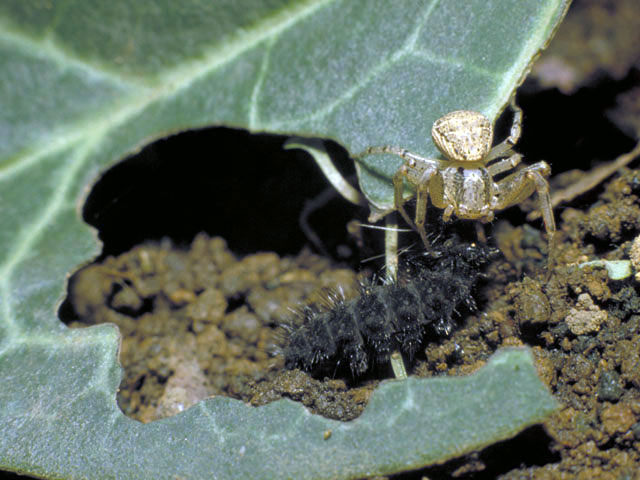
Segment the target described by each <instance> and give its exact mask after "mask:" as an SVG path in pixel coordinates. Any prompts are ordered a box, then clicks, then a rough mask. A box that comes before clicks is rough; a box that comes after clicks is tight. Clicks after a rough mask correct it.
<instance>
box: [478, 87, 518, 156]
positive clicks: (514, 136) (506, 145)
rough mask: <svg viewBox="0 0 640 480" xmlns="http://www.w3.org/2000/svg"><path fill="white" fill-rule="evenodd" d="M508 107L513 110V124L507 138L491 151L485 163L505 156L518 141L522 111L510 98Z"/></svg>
mask: <svg viewBox="0 0 640 480" xmlns="http://www.w3.org/2000/svg"><path fill="white" fill-rule="evenodd" d="M509 106H510V107H511V109H512V110H513V123H512V124H511V130H510V132H509V136H508V137H507V138H506V139H505V140H504V141H503V142H501V143H499V144H498V145H496V146H495V147H493V148H492V149H491V151H490V152H489V154H488V155H487V158H485V163H486V162H490V161H491V160H495V159H496V158H500V157H503V156H505V155H507V154H508V153H509V150H511V148H512V147H513V146H514V145H515V144H516V143H518V140H520V135H522V109H521V108H520V107H519V106H518V105H516V102H515V98H514V97H511V101H510V103H509Z"/></svg>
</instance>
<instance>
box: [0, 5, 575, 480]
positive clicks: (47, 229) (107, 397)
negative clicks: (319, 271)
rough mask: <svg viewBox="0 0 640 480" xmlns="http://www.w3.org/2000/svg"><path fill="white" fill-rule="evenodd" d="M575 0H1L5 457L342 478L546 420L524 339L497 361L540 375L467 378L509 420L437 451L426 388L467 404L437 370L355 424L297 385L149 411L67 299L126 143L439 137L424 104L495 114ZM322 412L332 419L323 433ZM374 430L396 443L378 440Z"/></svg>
mask: <svg viewBox="0 0 640 480" xmlns="http://www.w3.org/2000/svg"><path fill="white" fill-rule="evenodd" d="M566 7H567V2H566V1H563V0H539V1H538V0H536V1H534V0H525V1H521V0H483V1H481V0H469V1H466V2H452V1H444V0H441V1H436V0H425V1H418V0H407V1H403V2H401V3H398V2H388V1H386V0H367V1H366V2H365V1H364V0H361V1H353V0H342V1H337V0H306V1H302V0H241V1H238V0H218V1H216V2H200V1H196V0H188V1H182V2H174V1H171V0H155V1H151V0H140V1H138V0H136V1H133V0H129V1H125V0H122V1H119V2H99V1H86V0H67V1H55V0H52V1H49V2H35V1H33V2H24V1H22V0H3V1H2V2H0V70H1V71H2V72H3V75H2V78H1V79H0V379H1V380H2V383H3V386H2V388H1V389H0V431H2V432H3V435H1V436H0V466H1V467H3V468H7V469H10V470H16V471H21V472H25V473H30V474H33V475H39V476H50V477H54V478H58V477H65V478H78V477H87V478H99V477H100V476H101V474H99V473H98V472H109V473H105V474H103V475H102V476H109V477H117V476H118V475H120V476H122V477H126V478H142V477H145V478H149V477H154V476H157V477H158V478H161V477H166V476H171V475H174V474H175V475H183V476H185V477H187V478H210V477H211V476H214V475H215V476H218V477H219V478H226V477H228V476H232V477H234V478H237V477H238V476H240V475H241V474H245V475H246V476H248V477H250V478H274V476H279V477H282V476H289V477H296V478H311V477H313V478H329V477H332V476H341V477H344V478H348V477H349V476H363V475H369V474H374V473H384V472H392V471H398V470H400V469H403V468H414V467H417V466H420V465H425V464H427V463H429V462H433V461H442V460H443V459H446V458H450V457H451V456H452V455H457V454H460V453H462V451H468V450H469V449H472V448H478V447H479V446H481V445H485V444H487V443H490V442H493V441H495V440H496V439H497V438H505V437H506V436H509V435H512V434H514V433H515V432H516V431H518V430H520V429H521V428H523V427H524V426H526V425H529V424H531V423H532V422H535V421H539V420H540V419H541V418H542V417H543V416H544V414H545V413H546V412H548V411H549V409H550V408H551V407H550V405H551V404H552V401H551V399H550V398H549V397H548V395H547V394H546V392H543V391H542V390H537V392H538V393H537V394H536V395H538V396H536V395H533V397H532V398H538V399H539V400H540V409H538V410H536V409H535V408H533V407H534V405H531V404H523V403H522V402H524V400H523V399H522V398H521V393H522V391H525V390H526V388H531V389H534V390H535V389H536V388H538V389H540V385H539V382H538V381H537V379H535V378H533V377H532V376H531V375H529V374H530V373H532V370H531V368H530V359H529V357H528V355H526V354H524V353H521V352H520V353H517V354H516V353H514V352H511V353H509V354H508V355H510V357H509V358H510V359H512V360H509V362H506V363H505V362H503V363H500V365H503V366H504V365H511V366H513V365H516V364H517V365H520V363H518V362H524V364H522V365H523V366H522V368H520V370H519V372H520V373H521V374H522V373H523V372H524V373H526V374H527V375H528V377H527V378H528V380H526V381H525V380H524V379H522V380H521V381H522V382H523V384H524V385H523V387H522V389H521V390H517V389H512V390H513V392H512V395H513V396H514V399H511V398H510V396H509V394H508V392H509V391H511V389H507V391H505V390H500V387H499V386H498V385H493V384H492V383H487V385H493V386H492V387H491V388H496V389H497V390H496V391H498V392H501V394H500V395H501V396H499V397H496V398H494V397H492V395H494V394H495V392H493V391H489V390H488V387H483V386H482V385H480V384H474V386H473V387H471V386H467V387H466V388H469V389H471V390H468V391H467V392H475V393H474V394H473V395H471V394H470V393H469V395H467V394H466V393H461V394H460V395H461V397H466V396H470V397H473V398H476V395H477V396H478V397H477V398H482V399H481V400H478V401H479V402H487V403H483V404H482V406H483V408H485V409H486V410H487V411H499V412H500V416H503V415H505V410H508V408H507V407H506V406H505V405H509V404H511V405H512V406H513V408H514V412H515V413H514V415H515V416H514V417H510V418H511V420H510V421H511V423H510V424H508V425H507V424H504V425H503V424H502V423H500V421H499V420H497V418H498V415H497V414H495V413H494V414H493V417H492V418H491V422H488V424H487V425H486V426H485V427H484V428H485V430H486V432H487V433H486V434H485V433H483V432H484V430H478V431H475V430H468V431H467V434H466V435H465V436H464V438H465V440H464V441H462V440H461V438H458V440H456V441H458V443H457V444H455V445H457V447H456V448H453V449H452V447H451V445H449V447H438V448H441V449H440V450H438V451H439V452H441V453H437V452H436V451H435V450H433V449H430V447H429V445H438V442H439V439H440V437H439V436H438V435H429V432H442V431H444V430H442V429H443V428H445V427H443V426H434V425H435V424H434V423H430V422H432V421H435V420H434V419H433V418H432V414H431V409H432V408H434V406H433V405H432V404H430V403H428V402H431V401H435V400H428V399H429V398H431V395H435V396H434V397H433V398H436V399H437V402H436V403H441V404H443V405H444V406H447V407H448V406H450V405H454V404H453V403H452V402H451V400H450V399H446V400H443V398H444V397H441V396H440V397H439V396H438V395H440V394H437V395H436V394H432V393H429V392H432V390H434V391H435V390H437V389H438V388H440V387H436V386H435V385H440V384H441V383H439V382H443V380H438V381H437V382H436V383H434V384H429V383H425V384H424V385H423V384H422V383H421V382H419V381H415V380H410V381H408V382H407V383H406V384H404V385H403V384H400V383H389V384H387V385H386V386H385V387H383V388H382V389H381V392H380V393H378V394H376V396H375V397H374V401H373V402H372V403H373V404H372V405H371V406H370V407H369V408H368V409H367V411H366V412H365V414H364V415H363V417H362V418H361V419H358V420H357V421H355V422H352V423H350V424H344V425H342V424H338V423H335V422H331V421H329V420H324V419H321V418H318V417H315V416H312V415H309V414H308V413H307V412H306V411H305V410H304V409H302V407H300V406H298V405H295V404H292V403H291V402H287V401H282V402H277V403H274V404H272V405H269V406H266V407H262V408H257V409H252V408H249V407H247V406H244V405H242V404H241V403H239V402H236V401H233V400H228V399H218V398H217V399H214V400H209V401H206V402H203V403H201V404H199V405H198V406H196V407H194V408H192V409H190V410H188V411H187V412H185V413H184V414H182V415H178V416H176V417H173V418H170V419H166V420H162V421H159V422H154V423H152V424H149V425H141V424H138V423H136V422H134V421H133V420H130V419H128V418H126V417H125V416H124V415H123V414H122V413H121V412H120V411H119V410H118V408H117V405H116V401H115V394H116V390H117V388H118V384H119V381H120V378H121V368H120V366H119V364H118V361H117V348H118V343H119V338H118V334H117V331H116V330H115V328H114V327H113V326H108V325H102V326H98V327H93V328H87V329H80V330H70V329H68V328H67V327H65V326H64V325H63V324H62V323H61V322H60V321H59V320H58V318H57V316H56V313H55V312H56V309H57V306H58V305H59V302H60V301H61V298H62V295H63V293H64V284H65V280H66V278H67V276H68V274H69V272H71V271H73V270H74V269H76V268H77V267H78V266H79V265H81V264H84V263H86V262H88V261H90V260H91V258H92V257H94V256H95V255H96V254H97V253H98V250H99V244H98V242H97V240H96V238H95V233H94V232H92V231H91V230H90V229H89V228H88V226H87V225H85V224H84V223H83V222H82V220H81V218H80V215H79V210H80V207H81V206H82V204H83V202H84V199H85V198H86V195H87V192H88V191H89V189H90V187H91V185H92V184H93V183H94V182H95V181H96V179H97V178H98V176H99V174H100V172H102V171H104V170H105V169H106V168H108V167H109V166H111V165H112V164H113V163H114V162H116V161H117V160H119V159H121V158H124V157H125V156H127V155H129V154H131V153H133V152H135V151H137V150H138V149H140V148H141V147H142V146H143V145H145V144H147V143H148V142H150V141H152V140H154V139H157V138H161V137H163V136H166V135H167V134H169V133H175V132H178V131H182V130H185V129H193V128H198V127H203V126H210V125H228V126H237V127H242V128H247V129H250V130H252V131H256V132H257V131H268V132H274V133H291V134H296V135H299V136H313V137H326V138H332V139H335V140H336V141H338V142H340V143H341V144H342V145H344V146H345V147H346V148H347V149H348V150H349V151H351V152H357V151H360V150H361V149H363V148H364V147H366V146H369V145H383V144H393V145H399V146H403V147H406V148H409V149H412V150H415V151H416V152H418V153H421V154H423V155H432V154H433V153H435V152H434V149H433V146H432V145H431V141H430V138H429V129H430V125H431V123H432V122H433V120H434V119H435V118H437V117H438V116H440V115H441V114H442V113H445V112H447V111H450V110H454V109H459V108H466V109H473V110H479V111H482V112H484V113H485V114H487V115H488V116H489V117H490V118H495V116H496V115H497V114H498V113H499V112H500V111H501V109H502V107H503V105H504V104H505V102H506V101H507V99H508V97H509V96H510V94H511V92H512V91H513V89H514V88H515V86H516V85H517V84H518V83H519V82H520V81H521V80H522V78H523V76H524V74H525V72H526V70H527V69H528V66H529V64H530V61H531V57H532V56H533V55H534V54H535V53H536V52H537V51H538V49H539V48H541V47H542V46H543V45H544V43H545V42H546V40H547V38H548V37H549V36H550V34H551V32H552V31H553V30H554V29H555V27H556V25H557V24H558V23H559V21H560V19H561V18H562V15H563V14H564V11H565V9H566ZM212 156H213V159H214V161H224V160H226V159H222V158H220V159H216V158H215V152H212ZM384 159H386V160H384ZM375 162H377V163H374V160H372V161H371V162H369V161H368V160H367V163H366V164H361V165H359V170H360V180H361V186H362V188H363V190H364V193H365V194H366V195H367V196H368V198H369V199H370V200H371V201H372V202H374V204H376V205H378V206H380V207H385V206H388V205H389V204H390V199H391V191H390V190H391V188H390V184H389V181H388V178H389V177H390V175H392V174H393V172H394V171H395V169H397V168H398V166H399V163H400V160H399V159H396V158H389V157H382V158H377V159H375ZM501 358H502V357H501ZM523 358H525V359H526V360H522V359H523ZM513 359H515V360H513ZM518 359H520V360H518ZM513 362H515V363H513ZM494 363H495V362H494ZM509 368H511V367H509ZM487 371H489V370H487ZM527 372H528V373H527ZM482 375H488V374H482ZM482 375H481V374H479V375H478V377H474V378H482ZM452 381H453V382H457V383H456V384H457V385H467V384H465V383H463V380H461V379H454V380H452ZM494 381H496V382H497V381H498V380H497V379H494V380H485V382H494ZM514 381H516V380H514ZM470 382H471V383H469V384H468V385H471V384H472V383H473V381H470ZM429 385H431V386H429ZM507 386H509V385H508V384H507ZM525 386H526V388H525ZM450 388H453V387H449V386H447V389H450ZM455 388H457V387H455ZM461 388H462V387H461ZM505 388H506V387H505ZM443 389H444V387H443ZM476 389H477V390H478V391H476ZM423 390H424V391H423ZM427 393H429V395H427ZM485 394H486V396H485V397H483V395H485ZM425 395H426V396H425ZM494 396H495V395H494ZM490 398H493V400H489V399H490ZM409 399H411V400H409ZM494 400H495V401H494ZM423 401H424V402H427V403H423ZM412 402H415V403H412ZM492 402H493V403H492ZM398 405H405V407H406V408H404V407H403V408H400V409H399V410H398ZM412 405H417V407H415V408H413V407H412ZM467 408H469V409H471V408H472V407H461V410H460V411H458V410H456V411H455V412H454V413H455V415H454V417H457V415H458V414H461V413H460V412H461V411H462V410H465V409H467ZM492 408H494V410H491V409H492ZM495 409H498V410H495ZM390 412H391V413H390ZM425 412H427V414H425ZM396 413H398V415H397V418H396V415H395V414H396ZM451 413H452V412H451V411H449V412H448V413H446V412H445V413H443V414H442V415H443V416H444V415H445V414H451ZM282 415H285V417H283V416H282ZM376 416H377V417H376ZM405 417H406V418H405ZM375 418H379V420H377V421H374V420H375ZM505 418H506V417H505ZM367 422H368V423H367ZM421 422H426V423H421ZM473 423H475V420H474V422H470V424H469V425H464V426H463V427H461V428H465V429H466V428H471V427H472V426H473V425H471V424H473ZM489 423H492V424H494V425H495V428H493V427H492V426H491V425H489ZM373 425H375V429H374V427H373ZM385 425H386V426H385ZM413 425H421V428H422V430H420V431H418V429H417V428H416V429H414V430H411V428H412V427H413ZM505 425H506V426H505ZM446 428H449V427H446ZM327 429H331V430H333V431H334V435H332V437H331V438H330V439H329V440H328V441H324V440H322V432H323V431H325V430H327ZM407 429H409V430H407ZM408 431H413V433H412V434H410V435H409V434H408V433H407V432H408ZM456 438H457V437H456ZM318 439H319V440H318ZM427 439H428V440H427ZM376 442H379V443H380V444H384V447H385V448H386V449H389V448H390V447H389V446H390V445H394V447H393V448H396V447H395V445H397V451H394V450H393V449H391V450H389V453H386V451H385V453H380V452H379V451H376V450H375V449H374V448H373V447H374V445H375V444H376ZM370 445H371V448H370ZM460 446H462V447H460ZM310 452H313V455H310V454H309V453H310ZM374 452H376V453H374ZM306 457H313V458H306ZM273 459H275V460H277V461H275V463H274V460H273ZM267 460H269V461H267ZM313 462H315V463H313ZM127 465H129V466H130V467H127ZM268 465H274V466H273V467H269V466H268ZM127 468H130V470H127ZM269 468H273V469H274V470H268V469H269ZM276 473H277V475H276Z"/></svg>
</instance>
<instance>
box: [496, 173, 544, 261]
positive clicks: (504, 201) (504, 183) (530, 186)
mask: <svg viewBox="0 0 640 480" xmlns="http://www.w3.org/2000/svg"><path fill="white" fill-rule="evenodd" d="M550 174H551V167H550V166H549V164H548V163H547V162H538V163H534V164H533V165H530V166H528V167H526V168H523V169H522V170H520V171H519V172H516V173H513V174H511V175H509V176H508V177H506V178H504V179H502V180H500V181H499V182H498V183H497V191H496V194H497V197H498V202H497V204H496V206H495V209H496V210H502V209H504V208H507V207H510V206H512V205H516V204H518V203H520V202H522V201H523V200H525V199H526V198H527V197H529V196H530V195H531V194H532V193H533V192H534V191H535V192H537V193H538V202H539V206H540V211H541V213H542V219H543V221H544V227H545V230H546V231H547V237H548V239H549V259H550V261H549V263H550V264H551V263H552V262H551V259H553V240H554V235H555V233H556V222H555V220H554V218H553V207H552V206H551V197H550V195H549V183H548V182H547V180H546V178H545V177H548V176H549V175H550Z"/></svg>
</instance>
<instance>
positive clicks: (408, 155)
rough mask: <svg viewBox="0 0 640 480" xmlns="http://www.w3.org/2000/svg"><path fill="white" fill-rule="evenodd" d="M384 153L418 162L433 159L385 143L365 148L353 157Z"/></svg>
mask: <svg viewBox="0 0 640 480" xmlns="http://www.w3.org/2000/svg"><path fill="white" fill-rule="evenodd" d="M385 154H390V155H396V156H398V157H400V158H404V159H405V160H415V161H418V162H420V161H426V162H429V161H433V159H430V158H425V157H422V156H420V155H418V154H416V153H412V152H410V151H409V150H407V149H406V148H400V147H392V146H389V145H385V146H383V147H369V148H367V149H365V150H364V151H363V152H362V153H359V154H358V155H356V156H355V158H362V157H364V156H366V155H385Z"/></svg>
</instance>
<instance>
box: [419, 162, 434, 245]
mask: <svg viewBox="0 0 640 480" xmlns="http://www.w3.org/2000/svg"><path fill="white" fill-rule="evenodd" d="M436 172H437V170H435V169H434V170H428V171H426V172H425V173H424V175H423V176H422V178H421V179H420V183H419V184H418V189H417V191H416V220H415V224H416V229H417V230H418V233H419V234H420V237H421V238H422V243H424V246H425V247H426V248H427V250H429V249H430V248H431V247H430V242H429V240H428V239H427V232H426V231H425V229H424V224H425V222H426V221H427V204H428V201H429V183H430V182H431V179H432V178H433V176H434V175H435V174H436Z"/></svg>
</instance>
